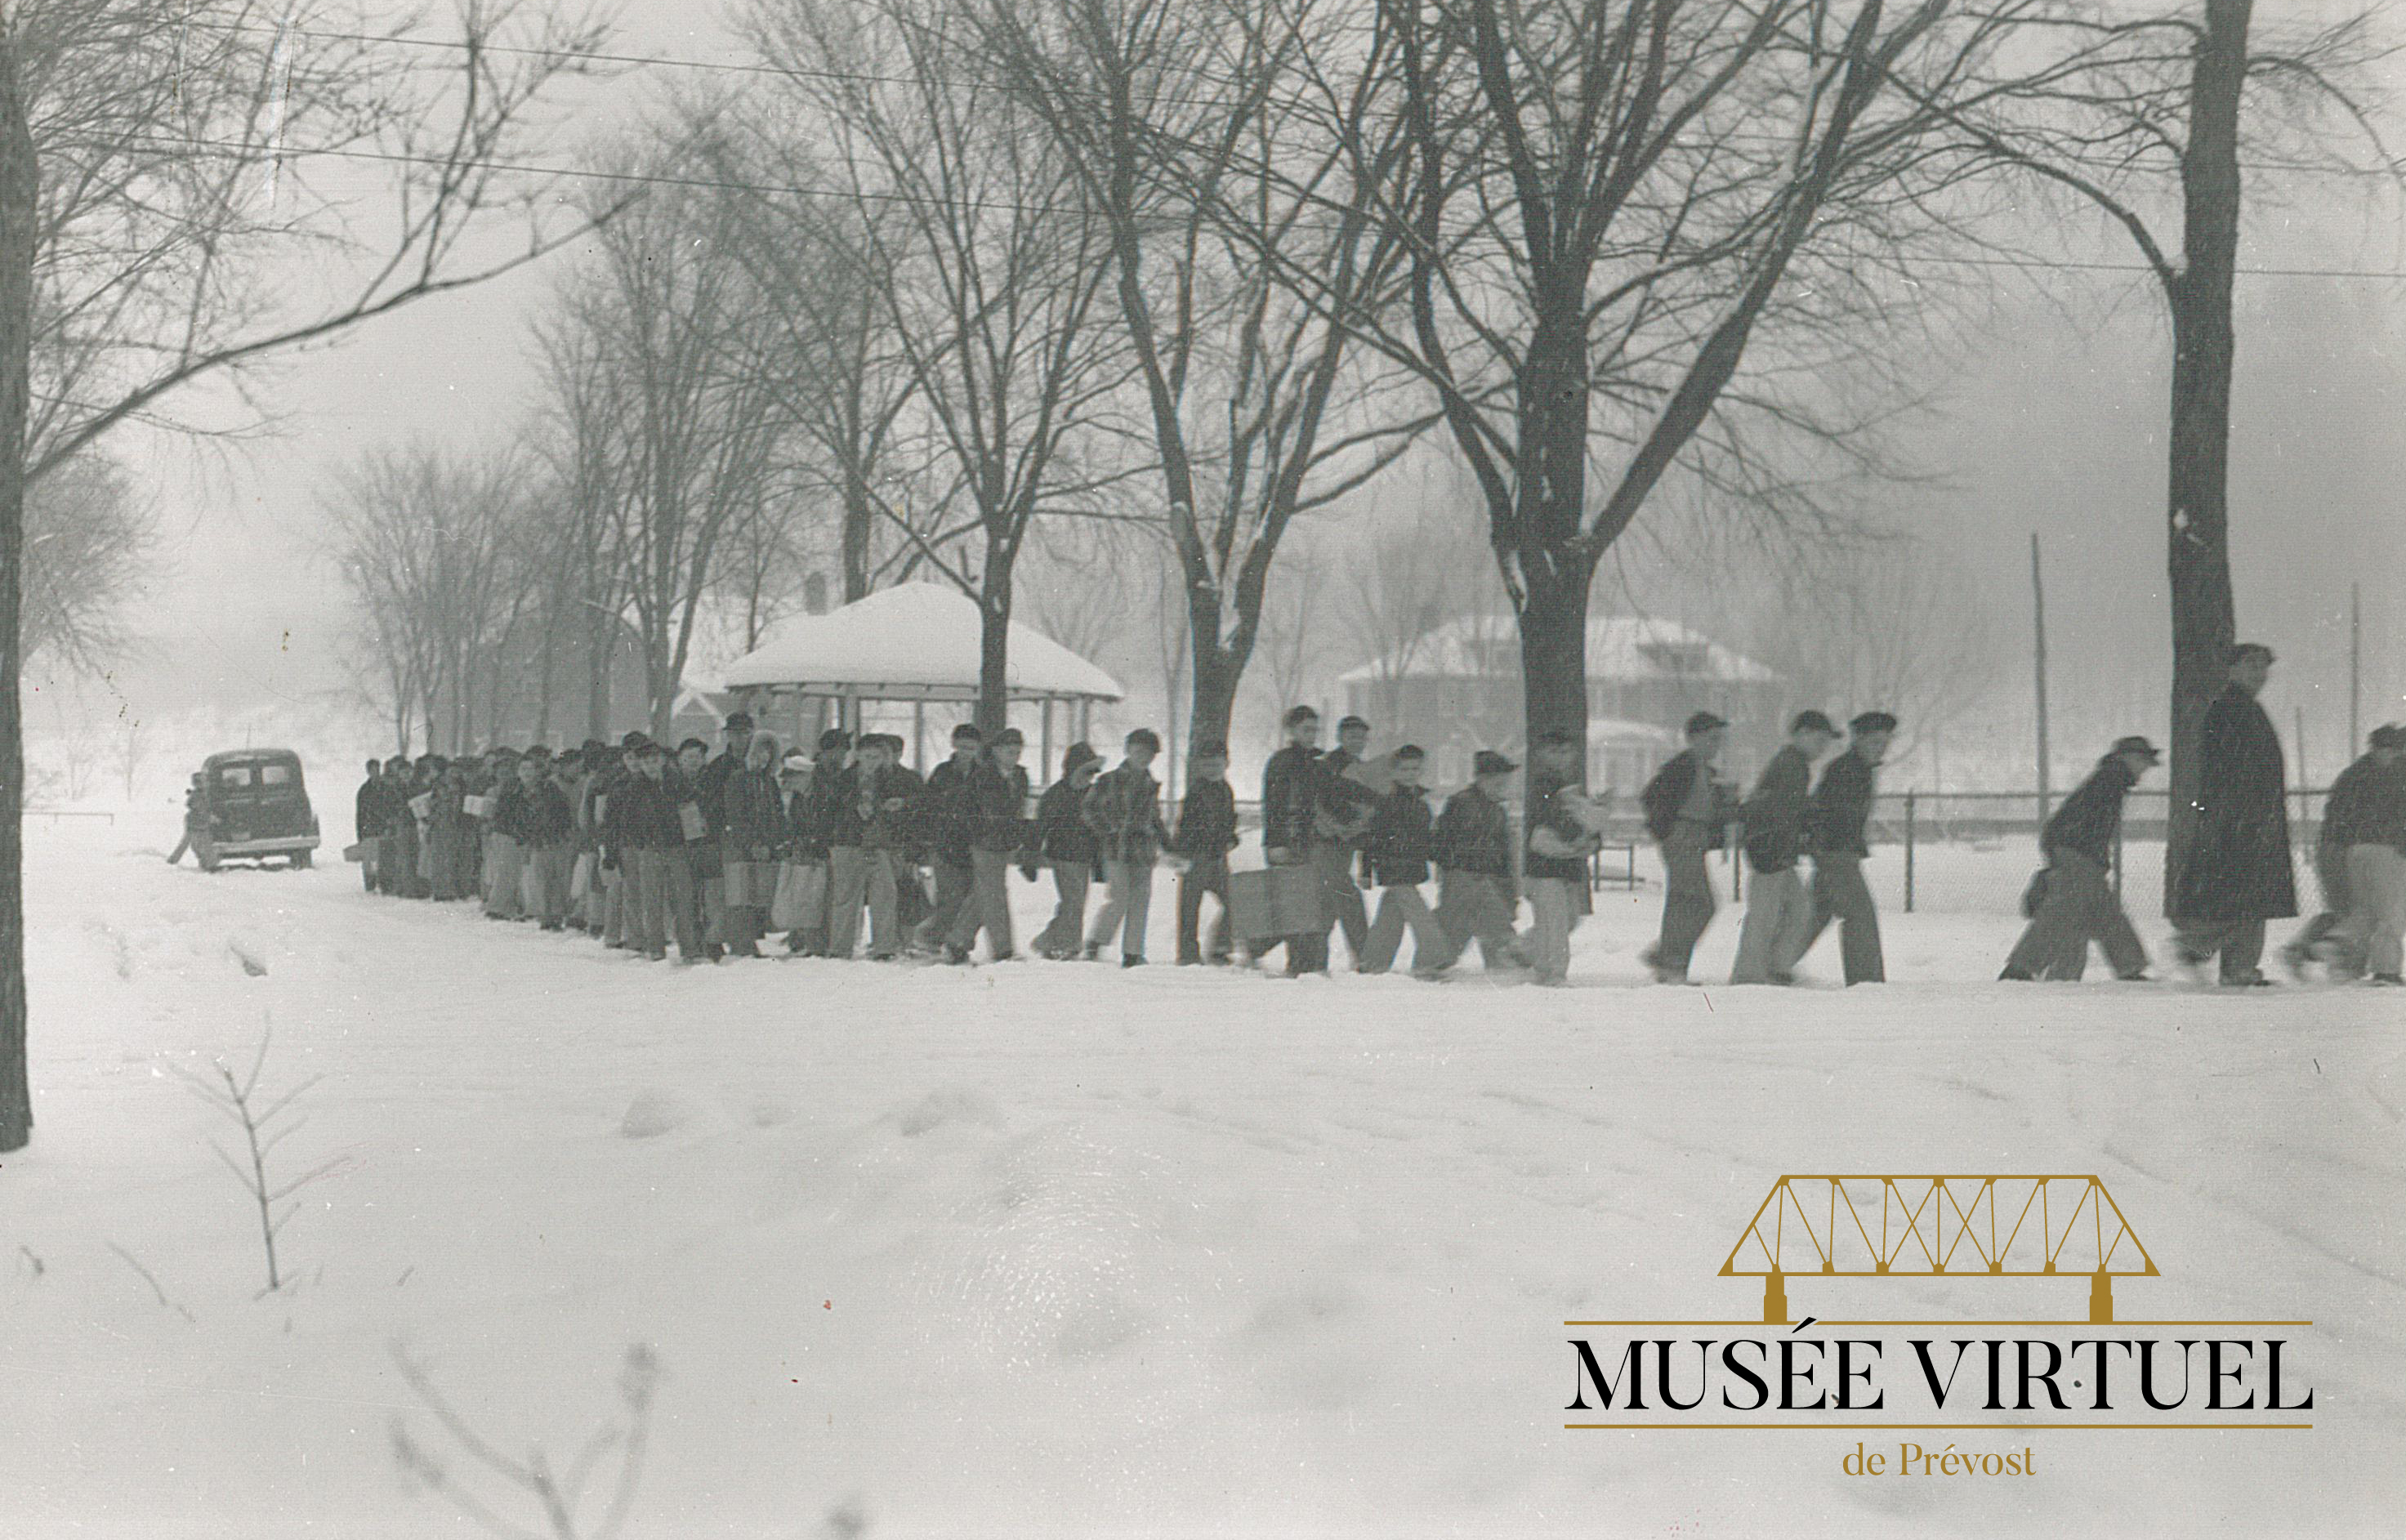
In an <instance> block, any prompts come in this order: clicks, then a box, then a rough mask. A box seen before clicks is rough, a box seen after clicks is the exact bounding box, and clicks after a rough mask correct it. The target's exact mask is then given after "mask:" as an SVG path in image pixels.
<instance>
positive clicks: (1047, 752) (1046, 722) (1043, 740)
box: [1035, 695, 1053, 785]
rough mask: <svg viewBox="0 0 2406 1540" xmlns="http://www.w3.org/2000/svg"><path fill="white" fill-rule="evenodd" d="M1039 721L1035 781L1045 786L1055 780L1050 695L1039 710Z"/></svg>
mask: <svg viewBox="0 0 2406 1540" xmlns="http://www.w3.org/2000/svg"><path fill="white" fill-rule="evenodd" d="M1038 720H1039V723H1040V726H1039V727H1038V728H1037V737H1038V740H1039V745H1038V751H1037V752H1038V755H1039V757H1038V759H1037V761H1036V775H1035V781H1036V784H1038V785H1044V784H1048V783H1050V782H1051V781H1052V779H1053V698H1052V697H1051V696H1049V695H1048V696H1046V697H1045V698H1044V699H1043V702H1042V703H1041V705H1040V707H1039V708H1038Z"/></svg>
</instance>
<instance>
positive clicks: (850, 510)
mask: <svg viewBox="0 0 2406 1540" xmlns="http://www.w3.org/2000/svg"><path fill="white" fill-rule="evenodd" d="M876 516H877V515H876V512H875V510H874V509H872V508H871V507H870V502H869V487H868V486H867V484H866V483H864V482H863V481H862V480H861V478H860V473H859V472H858V470H857V469H856V468H853V467H846V468H845V470H844V475H843V601H844V602H845V603H847V604H851V603H855V602H856V601H858V600H864V599H867V598H868V597H869V526H870V521H871V520H872V519H874V518H875V517H876Z"/></svg>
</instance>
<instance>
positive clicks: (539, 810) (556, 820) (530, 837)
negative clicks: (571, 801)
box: [516, 776, 576, 850]
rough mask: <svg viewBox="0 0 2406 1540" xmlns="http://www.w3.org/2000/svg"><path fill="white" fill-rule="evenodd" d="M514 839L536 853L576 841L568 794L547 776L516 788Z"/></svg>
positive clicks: (574, 821) (572, 812)
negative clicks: (515, 827) (530, 784)
mask: <svg viewBox="0 0 2406 1540" xmlns="http://www.w3.org/2000/svg"><path fill="white" fill-rule="evenodd" d="M516 838H517V840H518V841H520V842H521V843H523V844H526V845H528V846H531V848H533V849H536V850H553V849H557V848H559V847H560V846H563V845H566V844H568V843H569V842H570V841H573V840H574V839H575V838H576V812H575V810H574V809H573V808H571V807H570V806H569V805H568V793H566V792H565V791H562V790H561V789H560V787H559V782H557V781H554V780H552V779H551V778H550V777H549V776H545V778H544V779H542V780H540V781H537V782H536V783H535V784H533V785H532V786H531V787H529V786H521V787H519V788H518V802H517V830H516Z"/></svg>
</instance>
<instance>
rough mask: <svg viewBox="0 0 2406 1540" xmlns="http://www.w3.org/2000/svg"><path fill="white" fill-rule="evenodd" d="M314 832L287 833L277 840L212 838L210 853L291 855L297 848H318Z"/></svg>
mask: <svg viewBox="0 0 2406 1540" xmlns="http://www.w3.org/2000/svg"><path fill="white" fill-rule="evenodd" d="M317 848H318V837H317V836H316V835H314V834H287V835H284V836H282V837H281V838H278V839H275V840H212V841H209V851H210V854H212V855H291V854H292V853H293V852H294V851H296V850H316V849H317Z"/></svg>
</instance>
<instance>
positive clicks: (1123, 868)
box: [1086, 857, 1153, 958]
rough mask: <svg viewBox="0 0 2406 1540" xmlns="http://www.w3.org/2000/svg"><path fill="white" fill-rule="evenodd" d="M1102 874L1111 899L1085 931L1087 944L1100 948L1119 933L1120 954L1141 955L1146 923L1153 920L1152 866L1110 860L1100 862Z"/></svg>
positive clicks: (1105, 903)
mask: <svg viewBox="0 0 2406 1540" xmlns="http://www.w3.org/2000/svg"><path fill="white" fill-rule="evenodd" d="M1103 875H1104V877H1105V878H1106V879H1108V880H1109V882H1110V884H1111V886H1110V897H1106V898H1105V899H1104V900H1103V907H1102V908H1100V909H1098V910H1097V911H1095V923H1094V925H1091V926H1089V927H1088V928H1087V931H1086V945H1088V946H1089V947H1100V946H1101V945H1103V944H1104V943H1105V942H1106V941H1109V940H1111V932H1113V931H1114V930H1116V931H1118V932H1119V933H1120V955H1121V956H1122V957H1124V958H1125V957H1141V956H1143V955H1144V927H1145V923H1146V922H1147V921H1148V920H1150V919H1151V918H1152V917H1153V863H1152V862H1151V861H1123V860H1120V859H1118V858H1117V857H1112V858H1111V859H1108V860H1106V861H1104V862H1103Z"/></svg>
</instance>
